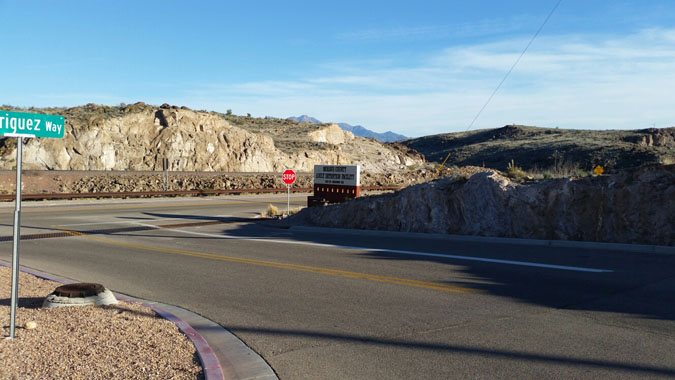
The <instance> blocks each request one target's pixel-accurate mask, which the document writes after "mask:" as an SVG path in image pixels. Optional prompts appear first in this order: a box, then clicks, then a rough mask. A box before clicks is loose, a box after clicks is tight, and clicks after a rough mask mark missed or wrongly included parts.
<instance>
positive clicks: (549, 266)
mask: <svg viewBox="0 0 675 380" xmlns="http://www.w3.org/2000/svg"><path fill="white" fill-rule="evenodd" d="M135 224H138V225H141V226H146V227H157V226H153V225H152V224H145V223H141V222H135ZM165 229H167V230H170V231H175V232H180V233H184V234H188V235H199V236H208V237H212V238H216V239H230V240H250V241H259V242H266V243H279V244H295V245H309V246H314V247H326V248H342V249H354V250H364V251H371V252H392V253H398V254H401V255H409V256H425V257H439V258H444V259H456V260H468V261H481V262H486V263H495V264H506V265H518V266H524V267H535V268H547V269H559V270H568V271H575V272H588V273H612V272H614V271H613V270H611V269H596V268H584V267H574V266H567V265H555V264H544V263H533V262H529V261H516V260H502V259H491V258H487V257H473V256H459V255H448V254H443V253H430V252H416V251H404V250H400V249H384V248H367V247H356V246H350V245H337V244H324V243H313V242H307V241H295V240H276V239H262V238H256V237H252V236H232V235H216V234H209V233H205V232H197V231H186V230H181V229H177V228H165Z"/></svg>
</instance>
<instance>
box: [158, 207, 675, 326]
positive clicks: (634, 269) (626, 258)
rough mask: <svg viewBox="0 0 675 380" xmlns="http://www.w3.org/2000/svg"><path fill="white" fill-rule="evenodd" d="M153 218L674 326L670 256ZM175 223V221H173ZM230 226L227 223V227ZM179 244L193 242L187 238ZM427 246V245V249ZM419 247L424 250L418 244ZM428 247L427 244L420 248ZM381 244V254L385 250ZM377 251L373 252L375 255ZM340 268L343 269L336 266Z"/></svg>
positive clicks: (674, 264)
mask: <svg viewBox="0 0 675 380" xmlns="http://www.w3.org/2000/svg"><path fill="white" fill-rule="evenodd" d="M146 215H149V216H152V217H158V218H170V219H185V220H204V221H212V220H219V221H223V222H224V223H228V222H229V223H228V227H229V228H227V229H223V230H221V234H222V235H223V236H230V237H239V238H255V239H266V238H270V239H278V238H279V237H278V236H279V234H280V233H286V235H287V237H286V238H287V239H291V240H296V241H302V242H313V243H320V244H334V245H341V246H344V245H349V246H354V247H362V248H360V249H349V251H348V254H352V255H354V254H355V255H358V257H361V258H363V259H364V260H386V261H408V262H411V263H433V264H439V265H451V266H453V271H448V277H449V278H448V279H447V280H446V281H444V283H446V284H450V285H456V286H464V287H469V288H474V289H480V290H482V291H484V292H486V293H488V294H492V295H497V296H501V297H507V298H512V299H517V300H519V301H524V302H527V303H529V304H533V305H540V306H545V307H552V308H561V309H571V310H582V311H596V312H612V313H622V314H630V315H633V316H638V317H641V318H651V319H660V320H670V321H675V308H673V307H672V305H674V304H675V276H674V275H675V257H672V256H667V255H652V254H635V253H625V252H612V251H601V250H594V249H582V248H575V249H571V248H552V247H535V246H508V247H505V246H503V245H500V244H496V243H479V242H448V241H442V240H436V241H434V240H433V239H430V240H429V241H426V240H424V241H423V240H415V239H410V238H403V237H402V238H387V239H384V240H385V241H384V243H382V242H381V241H380V242H379V243H374V242H373V239H372V238H369V237H354V235H336V234H327V233H323V234H322V233H317V234H312V233H302V234H291V233H290V232H289V231H288V230H287V229H282V228H278V227H274V226H271V225H269V224H267V223H266V222H264V221H258V220H253V219H242V218H228V217H209V216H198V215H181V214H164V213H146ZM178 222H180V221H178ZM230 223H231V224H230ZM184 238H188V239H189V238H195V237H192V236H189V235H188V236H184ZM429 242H431V243H429ZM423 243H424V244H423ZM425 244H426V246H425ZM383 245H384V248H385V250H382V248H383ZM375 248H377V249H375ZM386 248H389V249H403V250H410V251H416V252H419V251H422V252H424V251H425V249H429V248H431V249H434V251H433V252H436V253H442V254H451V255H463V256H478V257H486V256H488V257H491V258H499V259H506V260H514V259H515V260H523V261H528V262H537V263H553V264H556V265H570V266H578V267H587V268H609V269H611V270H612V272H611V273H586V272H575V271H567V270H557V269H546V268H532V267H526V266H517V265H504V264H498V263H486V262H477V261H467V260H461V259H453V258H443V257H426V256H414V255H407V254H401V253H395V252H391V251H386ZM336 269H343V268H336ZM457 271H459V272H463V273H465V274H467V275H468V277H469V278H471V279H474V280H476V281H464V280H465V279H466V278H467V276H465V275H462V276H461V280H460V279H459V278H456V279H453V278H452V277H453V272H454V273H456V272H457Z"/></svg>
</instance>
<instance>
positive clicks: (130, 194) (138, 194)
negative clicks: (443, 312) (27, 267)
mask: <svg viewBox="0 0 675 380" xmlns="http://www.w3.org/2000/svg"><path fill="white" fill-rule="evenodd" d="M361 189H362V190H365V191H386V190H399V189H401V186H361ZM287 191H288V189H287V188H285V187H283V188H273V189H222V190H176V191H121V192H101V193H52V194H21V198H22V199H33V200H49V199H77V198H143V197H170V196H185V195H193V196H194V195H221V194H255V193H285V192H287ZM312 191H313V189H312V188H311V187H296V188H291V192H293V193H309V192H312ZM15 198H16V194H0V200H5V201H13V200H14V199H15Z"/></svg>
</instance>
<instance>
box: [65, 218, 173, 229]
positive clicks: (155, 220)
mask: <svg viewBox="0 0 675 380" xmlns="http://www.w3.org/2000/svg"><path fill="white" fill-rule="evenodd" d="M184 219H185V218H172V219H152V220H151V221H153V222H162V221H165V220H184ZM135 223H136V221H134V220H125V221H122V222H99V223H74V224H59V226H60V227H73V226H94V225H101V224H135Z"/></svg>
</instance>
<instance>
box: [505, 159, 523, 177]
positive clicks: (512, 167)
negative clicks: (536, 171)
mask: <svg viewBox="0 0 675 380" xmlns="http://www.w3.org/2000/svg"><path fill="white" fill-rule="evenodd" d="M506 175H507V176H508V177H509V178H512V179H523V178H525V177H527V173H525V171H524V170H523V169H522V168H521V167H519V166H516V163H515V162H514V161H513V160H511V162H509V164H508V166H507V167H506Z"/></svg>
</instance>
